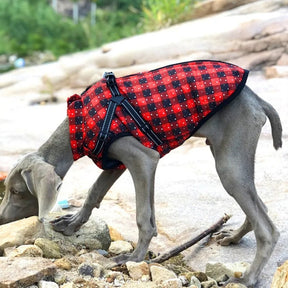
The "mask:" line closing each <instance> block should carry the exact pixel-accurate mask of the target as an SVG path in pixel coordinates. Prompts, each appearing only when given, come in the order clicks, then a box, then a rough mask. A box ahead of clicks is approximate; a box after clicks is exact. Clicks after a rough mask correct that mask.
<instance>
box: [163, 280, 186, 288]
mask: <svg viewBox="0 0 288 288" xmlns="http://www.w3.org/2000/svg"><path fill="white" fill-rule="evenodd" d="M160 287H161V288H182V282H181V280H180V279H178V278H175V279H168V280H164V281H163V282H162V283H161V285H160Z"/></svg>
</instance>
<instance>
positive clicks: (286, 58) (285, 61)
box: [277, 51, 288, 66]
mask: <svg viewBox="0 0 288 288" xmlns="http://www.w3.org/2000/svg"><path fill="white" fill-rule="evenodd" d="M286 52H288V51H286ZM277 65H279V66H287V65H288V54H287V53H285V54H282V56H281V57H280V59H279V60H278V62H277Z"/></svg>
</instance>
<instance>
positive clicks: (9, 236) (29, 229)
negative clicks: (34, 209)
mask: <svg viewBox="0 0 288 288" xmlns="http://www.w3.org/2000/svg"><path fill="white" fill-rule="evenodd" d="M41 228H42V224H41V223H40V222H39V221H38V217H36V216H32V217H29V218H25V219H22V220H19V221H15V222H11V223H8V224H4V225H1V226H0V255H1V254H3V251H4V248H6V247H13V246H20V245H22V244H24V243H25V242H26V240H27V239H31V238H34V239H35V238H36V237H37V235H39V234H41Z"/></svg>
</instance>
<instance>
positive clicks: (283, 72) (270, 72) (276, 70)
mask: <svg viewBox="0 0 288 288" xmlns="http://www.w3.org/2000/svg"><path fill="white" fill-rule="evenodd" d="M264 71H265V75H266V77H267V78H279V77H281V78H282V77H288V65H287V66H271V67H266V68H265V70H264Z"/></svg>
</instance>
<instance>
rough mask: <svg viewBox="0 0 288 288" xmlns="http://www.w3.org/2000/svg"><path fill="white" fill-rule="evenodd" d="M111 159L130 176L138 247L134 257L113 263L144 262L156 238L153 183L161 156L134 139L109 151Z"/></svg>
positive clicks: (126, 138)
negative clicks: (152, 240) (127, 171)
mask: <svg viewBox="0 0 288 288" xmlns="http://www.w3.org/2000/svg"><path fill="white" fill-rule="evenodd" d="M109 156H110V157H112V158H114V159H117V160H119V161H121V162H122V163H123V164H124V165H125V166H126V168H127V169H128V170H129V172H130V173H131V176H132V179H133V182H134V186H135V192H136V221H137V226H138V232H139V234H138V243H137V246H136V248H135V250H134V252H133V253H132V254H131V255H120V256H119V257H116V258H115V259H114V260H115V262H116V263H118V264H121V263H123V262H126V261H135V262H137V261H142V260H143V259H144V257H145V255H146V252H147V250H148V246H149V244H150V241H151V239H152V237H153V236H156V235H157V229H156V222H155V211H154V180H155V172H156V167H157V164H158V161H159V153H158V152H156V151H155V150H152V149H149V148H146V147H145V146H143V145H142V144H141V143H140V142H139V141H138V140H136V139H135V138H133V137H123V138H120V139H118V140H117V141H115V144H114V143H113V145H111V147H110V148H109Z"/></svg>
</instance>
